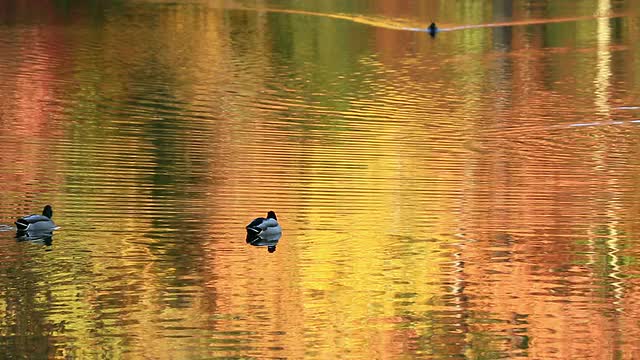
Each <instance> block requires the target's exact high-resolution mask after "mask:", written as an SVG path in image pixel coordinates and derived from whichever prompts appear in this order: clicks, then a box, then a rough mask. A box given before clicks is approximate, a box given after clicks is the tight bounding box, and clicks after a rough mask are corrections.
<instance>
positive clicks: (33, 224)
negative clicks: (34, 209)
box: [16, 205, 56, 233]
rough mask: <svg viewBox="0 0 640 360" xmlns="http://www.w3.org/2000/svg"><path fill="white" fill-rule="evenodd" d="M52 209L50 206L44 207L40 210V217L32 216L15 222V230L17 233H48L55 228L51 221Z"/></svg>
mask: <svg viewBox="0 0 640 360" xmlns="http://www.w3.org/2000/svg"><path fill="white" fill-rule="evenodd" d="M52 217H53V209H52V208H51V205H46V206H45V207H44V209H42V215H37V214H32V215H27V216H23V217H21V218H19V219H18V220H16V228H17V229H18V232H19V233H26V232H31V233H33V232H48V231H52V230H54V229H55V228H56V224H55V223H54V222H53V220H51V218H52Z"/></svg>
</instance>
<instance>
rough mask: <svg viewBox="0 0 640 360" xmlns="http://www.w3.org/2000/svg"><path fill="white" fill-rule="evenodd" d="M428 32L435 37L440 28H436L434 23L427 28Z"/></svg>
mask: <svg viewBox="0 0 640 360" xmlns="http://www.w3.org/2000/svg"><path fill="white" fill-rule="evenodd" d="M427 32H428V33H429V35H431V36H432V37H435V36H436V33H437V32H438V27H437V26H436V23H434V22H432V23H431V25H429V27H428V28H427Z"/></svg>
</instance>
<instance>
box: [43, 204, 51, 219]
mask: <svg viewBox="0 0 640 360" xmlns="http://www.w3.org/2000/svg"><path fill="white" fill-rule="evenodd" d="M42 215H43V216H46V217H48V218H49V219H51V218H52V217H53V209H52V208H51V205H45V207H44V209H42Z"/></svg>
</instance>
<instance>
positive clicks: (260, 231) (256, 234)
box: [247, 211, 282, 253]
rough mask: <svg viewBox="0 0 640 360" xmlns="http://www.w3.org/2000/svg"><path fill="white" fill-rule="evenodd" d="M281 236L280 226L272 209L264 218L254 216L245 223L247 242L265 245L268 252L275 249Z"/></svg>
mask: <svg viewBox="0 0 640 360" xmlns="http://www.w3.org/2000/svg"><path fill="white" fill-rule="evenodd" d="M281 236H282V228H281V227H280V224H278V218H277V217H276V213H275V212H273V211H269V212H268V213H267V217H266V218H263V217H259V218H255V219H253V221H251V222H250V223H249V225H247V244H250V245H254V246H267V250H269V252H270V253H272V252H274V251H276V245H277V244H278V240H280V237H281Z"/></svg>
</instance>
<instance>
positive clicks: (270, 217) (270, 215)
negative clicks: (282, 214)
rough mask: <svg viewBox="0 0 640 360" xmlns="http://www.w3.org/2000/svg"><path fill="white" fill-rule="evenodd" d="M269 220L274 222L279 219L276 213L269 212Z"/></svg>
mask: <svg viewBox="0 0 640 360" xmlns="http://www.w3.org/2000/svg"><path fill="white" fill-rule="evenodd" d="M267 219H273V220H278V218H277V217H276V213H275V212H273V211H269V212H268V213H267Z"/></svg>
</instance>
